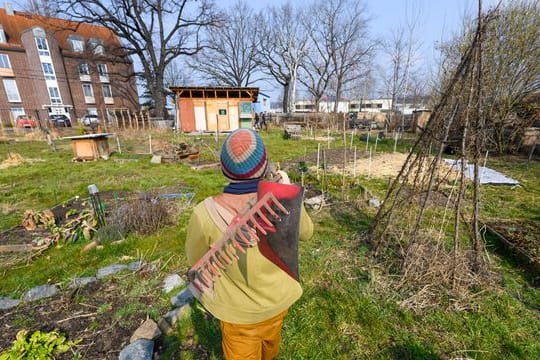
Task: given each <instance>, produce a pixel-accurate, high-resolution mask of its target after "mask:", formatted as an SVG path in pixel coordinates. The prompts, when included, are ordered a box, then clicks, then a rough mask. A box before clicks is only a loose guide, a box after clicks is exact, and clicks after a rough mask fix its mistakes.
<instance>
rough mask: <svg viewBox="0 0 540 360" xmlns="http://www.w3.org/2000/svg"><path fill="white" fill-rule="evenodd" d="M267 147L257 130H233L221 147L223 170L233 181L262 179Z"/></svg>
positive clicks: (265, 164)
mask: <svg viewBox="0 0 540 360" xmlns="http://www.w3.org/2000/svg"><path fill="white" fill-rule="evenodd" d="M266 166H267V160H266V148H265V147H264V143H263V141H262V139H261V137H260V136H259V134H257V133H256V132H255V131H253V130H251V129H238V130H235V131H233V132H232V133H231V134H230V135H229V136H228V137H227V139H226V140H225V142H224V143H223V147H222V148H221V171H223V175H225V177H226V178H227V179H229V181H231V182H242V181H249V180H255V179H260V178H262V177H263V176H264V174H265V172H266Z"/></svg>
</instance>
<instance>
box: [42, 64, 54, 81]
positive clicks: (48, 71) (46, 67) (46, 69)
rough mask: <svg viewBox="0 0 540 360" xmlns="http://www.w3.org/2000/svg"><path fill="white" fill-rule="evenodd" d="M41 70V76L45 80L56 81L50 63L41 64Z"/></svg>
mask: <svg viewBox="0 0 540 360" xmlns="http://www.w3.org/2000/svg"><path fill="white" fill-rule="evenodd" d="M41 68H42V69H43V75H44V76H45V79H46V80H56V74H55V73H54V67H53V64H52V63H49V62H43V63H41Z"/></svg>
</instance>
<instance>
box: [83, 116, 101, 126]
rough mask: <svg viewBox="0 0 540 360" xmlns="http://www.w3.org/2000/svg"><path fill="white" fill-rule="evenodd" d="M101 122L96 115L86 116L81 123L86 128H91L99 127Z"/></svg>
mask: <svg viewBox="0 0 540 360" xmlns="http://www.w3.org/2000/svg"><path fill="white" fill-rule="evenodd" d="M100 122H101V120H100V119H99V117H98V116H97V115H94V114H86V115H84V116H83V117H82V118H81V123H82V124H83V125H84V126H90V127H97V124H99V123H100Z"/></svg>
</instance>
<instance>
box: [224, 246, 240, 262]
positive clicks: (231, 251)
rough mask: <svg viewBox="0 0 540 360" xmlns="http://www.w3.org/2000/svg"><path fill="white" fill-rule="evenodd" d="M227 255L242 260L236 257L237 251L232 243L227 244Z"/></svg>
mask: <svg viewBox="0 0 540 360" xmlns="http://www.w3.org/2000/svg"><path fill="white" fill-rule="evenodd" d="M227 255H232V256H233V257H234V258H236V260H239V259H240V257H238V255H236V250H235V248H234V246H233V245H232V244H231V243H227Z"/></svg>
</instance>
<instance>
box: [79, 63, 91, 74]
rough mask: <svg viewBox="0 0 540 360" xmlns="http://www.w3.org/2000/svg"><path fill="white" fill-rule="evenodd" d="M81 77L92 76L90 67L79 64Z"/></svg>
mask: <svg viewBox="0 0 540 360" xmlns="http://www.w3.org/2000/svg"><path fill="white" fill-rule="evenodd" d="M79 75H90V67H89V66H88V64H86V63H83V64H79Z"/></svg>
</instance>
